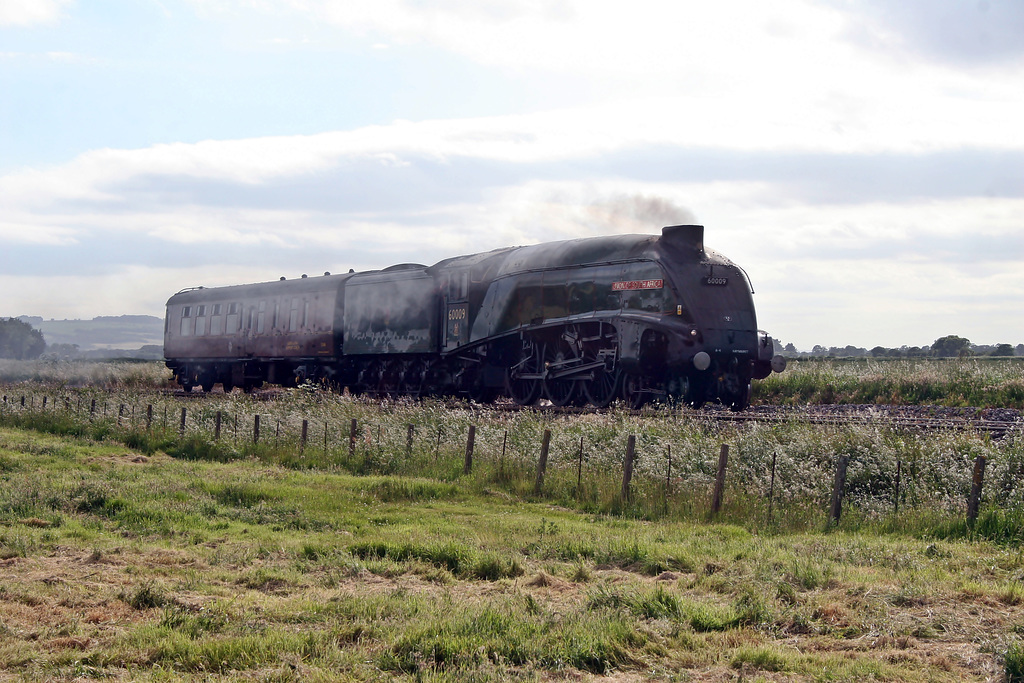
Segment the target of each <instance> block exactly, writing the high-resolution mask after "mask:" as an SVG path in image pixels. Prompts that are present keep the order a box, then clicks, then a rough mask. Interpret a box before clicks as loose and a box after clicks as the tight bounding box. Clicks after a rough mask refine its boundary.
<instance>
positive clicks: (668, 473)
mask: <svg viewBox="0 0 1024 683" xmlns="http://www.w3.org/2000/svg"><path fill="white" fill-rule="evenodd" d="M665 455H666V457H667V458H668V462H667V463H666V466H665V498H666V503H667V502H668V501H667V499H668V497H669V495H671V494H672V444H668V446H667V447H666V453H665Z"/></svg>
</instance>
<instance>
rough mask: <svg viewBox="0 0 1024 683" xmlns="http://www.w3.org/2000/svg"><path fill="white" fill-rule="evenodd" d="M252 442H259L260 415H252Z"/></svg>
mask: <svg viewBox="0 0 1024 683" xmlns="http://www.w3.org/2000/svg"><path fill="white" fill-rule="evenodd" d="M252 442H253V443H254V444H257V443H259V442H260V416H259V415H255V416H253V420H252Z"/></svg>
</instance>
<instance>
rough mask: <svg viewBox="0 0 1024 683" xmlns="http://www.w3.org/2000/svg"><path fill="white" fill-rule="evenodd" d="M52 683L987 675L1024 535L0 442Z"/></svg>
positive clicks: (1015, 662)
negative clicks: (868, 524)
mask: <svg viewBox="0 0 1024 683" xmlns="http://www.w3.org/2000/svg"><path fill="white" fill-rule="evenodd" d="M0 474H2V477H3V480H4V487H3V491H2V492H0V525H2V526H0V558H2V559H0V564H2V567H3V573H2V575H0V576H2V578H0V633H2V634H3V640H2V645H0V671H2V672H4V673H5V674H6V675H8V676H15V677H18V676H20V677H24V678H25V679H31V680H47V679H49V680H70V679H72V678H77V679H108V680H109V679H114V680H117V679H123V680H128V679H131V680H160V681H164V680H168V681H169V680H194V679H202V680H267V681H292V680H295V681H298V680H386V679H391V678H405V679H408V680H479V681H487V680H495V681H496V680H509V679H516V680H579V679H580V678H583V679H595V680H649V679H660V680H728V679H731V678H735V677H738V676H742V677H744V678H745V679H756V678H757V677H759V676H760V677H763V678H764V679H775V680H778V679H786V680H808V681H839V680H848V681H853V680H857V681H860V680H866V679H872V678H873V679H875V680H908V681H930V680H940V681H941V680H949V681H954V680H965V679H969V680H984V679H986V678H988V677H995V678H998V677H999V676H1001V675H1002V674H1003V672H1004V671H1007V670H1010V669H1011V668H1012V667H1014V666H1019V665H1020V664H1021V661H1020V654H1019V652H1020V650H1019V645H1018V644H1017V643H1018V638H1019V636H1020V634H1021V633H1022V632H1024V586H1022V584H1021V579H1022V577H1024V556H1022V553H1021V551H1020V549H1019V548H1017V547H1011V546H999V545H993V544H990V543H987V542H976V541H969V540H959V541H942V540H935V539H919V538H913V537H910V536H907V535H904V534H899V533H882V534H879V533H871V532H868V531H866V530H860V531H855V530H846V529H843V528H840V529H838V530H833V531H831V532H827V533H825V532H822V531H820V530H819V531H807V532H802V533H772V532H769V531H763V530H758V529H750V528H744V527H743V526H739V525H732V524H722V523H700V524H694V523H692V522H689V521H675V520H671V519H664V520H660V521H653V522H652V521H645V520H636V519H630V518H628V517H619V516H611V515H601V514H587V513H581V512H579V511H576V510H571V509H568V508H566V507H564V506H560V505H553V504H551V503H550V502H548V501H545V500H541V499H532V500H531V499H528V498H527V499H522V498H519V497H516V496H512V495H510V494H509V493H508V492H506V491H504V490H502V489H501V488H499V487H493V486H488V485H487V483H486V482H481V481H479V480H478V479H475V478H473V477H464V478H463V477H460V478H455V479H452V480H450V481H441V480H438V479H424V478H405V477H398V476H358V477H357V476H352V475H350V474H347V473H345V472H343V471H340V470H335V471H324V470H309V469H307V470H296V469H291V468H282V467H278V466H268V465H267V464H265V463H263V462H260V461H258V460H254V459H245V460H238V461H232V462H227V463H221V462H209V461H200V460H184V459H176V458H171V457H169V456H167V455H165V454H163V453H153V454H150V455H143V454H142V453H140V452H137V451H132V450H131V449H128V448H126V447H125V446H123V445H121V444H112V443H97V442H93V441H90V440H87V439H70V438H67V437H56V436H50V435H44V434H39V433H35V432H27V431H20V430H11V429H4V430H0Z"/></svg>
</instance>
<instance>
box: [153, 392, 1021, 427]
mask: <svg viewBox="0 0 1024 683" xmlns="http://www.w3.org/2000/svg"><path fill="white" fill-rule="evenodd" d="M282 391H283V390H281V389H263V390H257V391H254V392H252V394H251V395H252V397H253V398H254V399H256V400H259V401H273V400H274V399H275V398H277V397H278V396H280V395H281V393H282ZM164 393H165V394H166V395H170V396H174V397H175V398H178V399H183V400H190V401H200V400H203V399H205V398H208V397H210V396H218V395H219V394H216V393H214V394H212V395H210V394H204V393H200V392H190V393H186V392H184V391H171V390H167V391H165V392H164ZM360 400H366V401H371V402H375V401H390V400H393V399H388V398H383V397H364V398H362V399H360ZM398 400H409V399H398ZM449 405H450V407H451V408H452V409H459V410H467V409H469V410H479V411H494V412H518V411H523V410H529V411H535V412H540V413H546V414H551V415H579V414H590V413H606V412H609V411H611V410H616V411H620V412H621V411H625V412H628V413H629V414H632V415H648V416H652V417H657V416H663V417H665V418H673V417H675V418H680V417H683V418H686V419H690V420H706V421H709V422H725V423H729V422H731V423H737V424H757V423H772V424H782V423H792V422H799V423H806V424H815V425H835V426H842V425H850V424H857V425H877V426H884V427H887V428H894V429H906V430H919V431H940V430H949V431H974V432H979V433H984V434H989V435H991V436H992V437H993V438H1003V437H1005V436H1015V435H1022V434H1024V412H1022V411H1019V410H1015V409H983V408H949V407H944V406H889V405H831V404H829V405H826V404H820V405H806V406H764V405H762V406H753V407H751V408H750V409H748V410H746V411H742V412H732V411H730V410H728V409H727V408H724V407H722V406H708V407H705V408H703V409H702V410H691V409H688V408H666V407H646V408H642V409H640V410H627V409H624V408H620V407H615V408H605V409H595V408H592V407H577V406H564V407H559V406H554V405H550V404H546V402H541V403H539V404H537V405H532V406H520V405H516V404H515V403H512V402H511V401H506V402H499V403H493V404H488V405H479V404H475V403H469V402H466V401H460V400H452V401H451V402H450V404H449Z"/></svg>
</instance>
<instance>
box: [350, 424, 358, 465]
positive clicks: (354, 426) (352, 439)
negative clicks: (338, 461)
mask: <svg viewBox="0 0 1024 683" xmlns="http://www.w3.org/2000/svg"><path fill="white" fill-rule="evenodd" d="M358 429H359V423H358V422H356V419H355V418H354V417H353V418H352V424H350V425H349V426H348V457H349V459H352V458H354V457H356V431H357V430H358Z"/></svg>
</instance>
